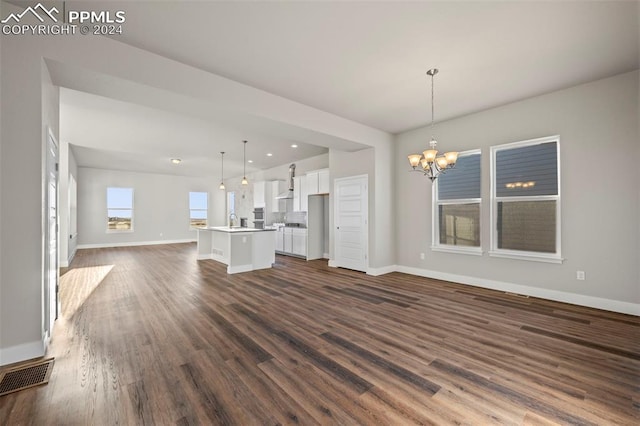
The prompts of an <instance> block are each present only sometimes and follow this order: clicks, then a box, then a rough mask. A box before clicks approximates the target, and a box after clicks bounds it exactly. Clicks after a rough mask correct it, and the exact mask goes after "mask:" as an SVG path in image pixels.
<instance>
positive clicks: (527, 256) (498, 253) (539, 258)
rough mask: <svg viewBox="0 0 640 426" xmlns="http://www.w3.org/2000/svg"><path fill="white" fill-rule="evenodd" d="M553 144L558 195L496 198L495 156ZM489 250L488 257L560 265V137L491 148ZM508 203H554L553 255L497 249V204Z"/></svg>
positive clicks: (549, 137) (530, 140)
mask: <svg viewBox="0 0 640 426" xmlns="http://www.w3.org/2000/svg"><path fill="white" fill-rule="evenodd" d="M548 142H555V143H556V160H557V165H556V167H557V173H558V193H557V195H536V196H531V197H497V196H496V154H497V153H498V152H499V151H502V150H508V149H514V148H522V147H526V146H532V145H540V144H543V143H548ZM490 161H491V166H490V170H491V209H490V210H491V211H490V216H491V233H490V240H491V249H490V250H489V256H493V257H502V258H508V259H519V260H529V261H534V262H548V263H562V261H563V260H564V259H563V258H562V255H561V253H562V250H561V248H562V247H561V240H562V238H561V223H560V222H561V220H560V219H561V217H562V215H561V203H560V200H561V197H560V188H561V184H560V177H561V175H562V173H561V171H560V136H559V135H554V136H546V137H542V138H536V139H529V140H525V141H519V142H512V143H507V144H503V145H495V146H492V147H491V158H490ZM505 201H506V202H509V201H555V202H556V252H555V253H542V252H534V251H521V250H507V249H500V248H498V223H497V220H498V218H497V211H498V203H499V202H505Z"/></svg>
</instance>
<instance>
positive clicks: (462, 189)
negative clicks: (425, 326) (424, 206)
mask: <svg viewBox="0 0 640 426" xmlns="http://www.w3.org/2000/svg"><path fill="white" fill-rule="evenodd" d="M436 182H437V184H436V186H435V188H434V203H433V205H434V212H433V233H432V234H433V246H432V249H434V250H444V251H456V252H462V253H470V254H482V249H481V247H480V201H481V195H480V151H479V150H474V151H466V152H463V153H460V155H459V156H458V161H457V162H456V167H455V169H454V170H451V171H450V172H447V173H443V174H441V175H440V176H439V177H438V180H437V181H436Z"/></svg>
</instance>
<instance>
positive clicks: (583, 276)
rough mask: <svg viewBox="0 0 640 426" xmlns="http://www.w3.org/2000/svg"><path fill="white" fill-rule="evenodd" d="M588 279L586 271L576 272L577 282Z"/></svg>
mask: <svg viewBox="0 0 640 426" xmlns="http://www.w3.org/2000/svg"><path fill="white" fill-rule="evenodd" d="M586 279H587V276H586V274H585V273H584V271H576V280H580V281H584V280H586Z"/></svg>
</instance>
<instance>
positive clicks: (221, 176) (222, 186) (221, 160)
mask: <svg viewBox="0 0 640 426" xmlns="http://www.w3.org/2000/svg"><path fill="white" fill-rule="evenodd" d="M218 188H220V189H222V190H224V151H220V186H219V187H218Z"/></svg>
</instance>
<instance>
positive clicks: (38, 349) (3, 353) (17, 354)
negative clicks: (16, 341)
mask: <svg viewBox="0 0 640 426" xmlns="http://www.w3.org/2000/svg"><path fill="white" fill-rule="evenodd" d="M44 353H45V343H44V342H43V341H35V342H29V343H23V344H21V345H15V346H10V347H8V348H4V349H0V366H2V365H7V364H13V363H14V362H21V361H26V360H29V359H33V358H39V357H41V356H44Z"/></svg>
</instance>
